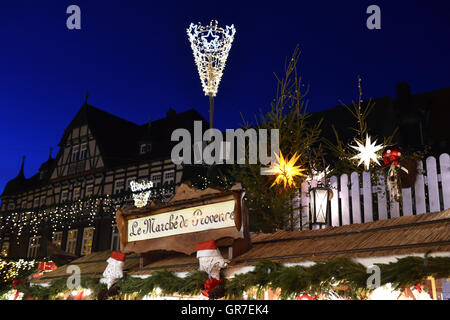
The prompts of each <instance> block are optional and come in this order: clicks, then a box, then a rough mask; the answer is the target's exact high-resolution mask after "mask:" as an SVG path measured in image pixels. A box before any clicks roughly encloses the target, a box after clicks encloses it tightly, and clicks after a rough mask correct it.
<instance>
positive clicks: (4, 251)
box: [0, 241, 9, 258]
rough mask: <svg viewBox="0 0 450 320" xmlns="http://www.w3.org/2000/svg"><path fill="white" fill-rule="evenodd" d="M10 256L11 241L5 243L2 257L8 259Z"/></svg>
mask: <svg viewBox="0 0 450 320" xmlns="http://www.w3.org/2000/svg"><path fill="white" fill-rule="evenodd" d="M8 254H9V241H3V243H2V251H1V252H0V256H1V257H4V258H6V257H7V256H8Z"/></svg>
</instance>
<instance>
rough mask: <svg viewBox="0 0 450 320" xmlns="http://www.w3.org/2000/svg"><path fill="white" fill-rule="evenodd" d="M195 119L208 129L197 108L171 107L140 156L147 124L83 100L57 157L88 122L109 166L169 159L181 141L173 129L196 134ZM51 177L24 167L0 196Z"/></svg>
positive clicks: (45, 166) (53, 162)
mask: <svg viewBox="0 0 450 320" xmlns="http://www.w3.org/2000/svg"><path fill="white" fill-rule="evenodd" d="M195 120H198V121H202V123H203V128H204V129H207V128H208V123H207V122H206V120H205V119H204V118H203V117H202V116H201V115H200V114H199V113H198V112H197V111H196V110H194V109H190V110H187V111H184V112H181V113H176V112H175V110H173V109H170V110H169V112H168V113H167V115H166V117H165V118H162V119H159V120H156V121H152V122H151V143H152V148H151V151H150V152H148V153H146V154H142V155H141V154H140V153H139V152H140V150H139V144H140V142H141V141H142V138H143V137H144V138H145V140H148V138H149V133H148V127H149V124H148V123H146V124H143V125H138V124H135V123H133V122H130V121H127V120H125V119H122V118H120V117H117V116H115V115H112V114H110V113H108V112H106V111H103V110H101V109H98V108H96V107H93V106H91V105H89V104H87V103H84V104H83V105H82V106H81V108H80V109H79V111H78V112H77V114H76V115H75V117H74V118H73V120H72V121H71V122H70V124H69V125H68V126H67V128H66V129H65V131H64V134H63V136H62V138H61V140H60V142H59V146H60V147H61V148H60V150H59V153H58V156H57V158H58V157H59V156H60V155H61V153H62V151H63V147H64V146H65V141H66V139H67V137H68V135H69V134H70V132H71V130H72V129H73V128H76V127H80V126H82V125H86V124H87V125H88V127H89V129H90V130H91V132H92V134H93V136H94V138H95V140H96V142H97V145H98V147H99V150H100V153H101V156H102V159H103V162H104V164H105V166H106V167H107V168H115V167H119V166H124V165H127V164H134V163H139V162H142V161H146V160H157V159H158V160H159V159H167V158H170V154H171V150H172V148H173V146H174V145H175V144H176V143H178V142H171V141H170V140H171V139H170V138H171V134H172V132H173V130H175V129H177V128H185V129H187V130H188V131H189V132H191V134H193V130H194V121H195ZM55 165H56V159H53V158H51V157H50V158H49V159H48V160H47V161H46V162H44V163H43V164H42V165H41V167H40V171H41V170H49V171H50V170H51V169H52V168H53V167H54V166H55ZM22 166H23V165H22ZM48 178H49V175H45V177H44V179H40V175H39V174H36V175H34V176H32V177H31V178H29V179H26V178H25V177H24V175H23V168H22V169H21V171H20V173H19V175H18V176H17V177H16V178H14V179H12V180H10V181H9V182H8V183H7V185H6V187H5V189H4V191H3V193H2V195H1V196H6V195H14V194H17V193H21V192H26V191H28V190H32V189H35V188H39V187H40V186H43V185H46V184H47V183H48Z"/></svg>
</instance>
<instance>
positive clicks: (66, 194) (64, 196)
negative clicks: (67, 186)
mask: <svg viewBox="0 0 450 320" xmlns="http://www.w3.org/2000/svg"><path fill="white" fill-rule="evenodd" d="M68 199H69V191H68V190H64V191H63V192H62V193H61V202H64V201H67V200H68Z"/></svg>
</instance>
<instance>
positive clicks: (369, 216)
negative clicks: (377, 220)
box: [363, 171, 373, 222]
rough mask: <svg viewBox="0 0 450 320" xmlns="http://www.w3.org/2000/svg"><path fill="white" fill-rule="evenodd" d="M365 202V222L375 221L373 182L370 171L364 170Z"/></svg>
mask: <svg viewBox="0 0 450 320" xmlns="http://www.w3.org/2000/svg"><path fill="white" fill-rule="evenodd" d="M363 199H364V200H363V201H364V202H363V203H364V222H371V221H373V205H372V201H373V200H372V183H371V181H370V172H369V171H364V172H363Z"/></svg>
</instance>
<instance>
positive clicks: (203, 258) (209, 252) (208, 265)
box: [197, 240, 228, 280]
mask: <svg viewBox="0 0 450 320" xmlns="http://www.w3.org/2000/svg"><path fill="white" fill-rule="evenodd" d="M197 258H198V260H199V263H200V268H199V270H200V271H205V272H206V273H207V274H208V275H209V276H210V277H212V278H214V279H217V280H219V279H220V269H222V268H226V267H227V265H228V261H227V260H225V259H224V258H222V255H221V254H220V251H219V249H217V246H216V243H215V242H214V240H209V241H205V242H198V243H197Z"/></svg>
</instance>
